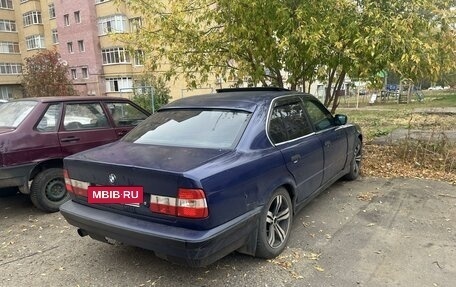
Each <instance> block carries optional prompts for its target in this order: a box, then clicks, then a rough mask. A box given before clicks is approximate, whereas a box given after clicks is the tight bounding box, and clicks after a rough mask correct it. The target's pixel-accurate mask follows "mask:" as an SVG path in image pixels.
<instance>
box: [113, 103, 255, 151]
mask: <svg viewBox="0 0 456 287" xmlns="http://www.w3.org/2000/svg"><path fill="white" fill-rule="evenodd" d="M249 118H250V113H248V112H244V111H237V110H236V111H235V110H202V109H173V110H164V111H160V112H158V113H155V114H153V115H152V116H150V117H149V118H148V119H146V120H145V121H144V122H142V123H141V124H139V125H138V127H137V128H136V129H134V130H133V131H131V132H130V133H129V134H127V135H126V136H125V137H124V138H123V139H122V140H123V141H128V142H134V143H138V144H152V145H165V146H180V147H197V148H215V149H231V148H234V146H235V145H236V144H237V142H238V141H239V138H240V137H241V135H242V133H243V132H244V130H245V127H246V125H247V123H248V120H249Z"/></svg>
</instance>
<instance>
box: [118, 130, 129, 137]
mask: <svg viewBox="0 0 456 287" xmlns="http://www.w3.org/2000/svg"><path fill="white" fill-rule="evenodd" d="M127 132H128V131H125V130H122V131H118V132H117V135H118V136H120V137H123V136H124V135H126V134H127Z"/></svg>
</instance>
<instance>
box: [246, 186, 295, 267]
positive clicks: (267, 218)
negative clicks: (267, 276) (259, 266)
mask: <svg viewBox="0 0 456 287" xmlns="http://www.w3.org/2000/svg"><path fill="white" fill-rule="evenodd" d="M292 221H293V204H292V203H291V199H290V195H289V194H288V192H287V190H286V189H284V188H279V189H277V190H276V191H275V192H274V193H273V195H272V197H271V199H270V200H269V201H268V203H267V204H266V205H265V207H264V208H263V211H262V213H261V217H260V226H259V228H258V241H257V248H256V254H255V255H256V256H257V257H262V258H267V259H270V258H274V257H276V256H278V255H279V254H280V253H282V251H283V250H284V249H285V247H286V245H287V242H288V239H289V238H290V230H291V223H292Z"/></svg>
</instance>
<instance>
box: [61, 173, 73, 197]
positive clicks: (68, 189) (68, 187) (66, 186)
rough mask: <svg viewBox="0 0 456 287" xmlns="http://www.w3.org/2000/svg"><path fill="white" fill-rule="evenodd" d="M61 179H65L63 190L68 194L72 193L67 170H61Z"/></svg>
mask: <svg viewBox="0 0 456 287" xmlns="http://www.w3.org/2000/svg"><path fill="white" fill-rule="evenodd" d="M63 178H64V179H65V188H66V190H67V191H68V192H71V193H74V191H73V187H72V186H71V179H70V175H69V174H68V170H66V169H64V170H63Z"/></svg>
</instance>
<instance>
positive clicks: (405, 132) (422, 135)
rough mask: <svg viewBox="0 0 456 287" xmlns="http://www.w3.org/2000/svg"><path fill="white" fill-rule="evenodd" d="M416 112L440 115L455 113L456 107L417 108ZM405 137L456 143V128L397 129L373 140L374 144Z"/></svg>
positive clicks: (394, 141)
mask: <svg viewBox="0 0 456 287" xmlns="http://www.w3.org/2000/svg"><path fill="white" fill-rule="evenodd" d="M413 112H414V113H420V114H438V115H455V116H456V107H448V108H417V109H414V110H413ZM404 139H414V140H424V141H432V142H438V141H442V140H449V141H451V142H454V143H456V130H445V131H430V130H409V129H403V128H401V129H396V130H394V131H392V132H391V133H390V134H388V135H386V136H381V137H378V138H376V139H374V140H373V141H372V143H374V144H393V143H397V142H398V141H400V140H404Z"/></svg>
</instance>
